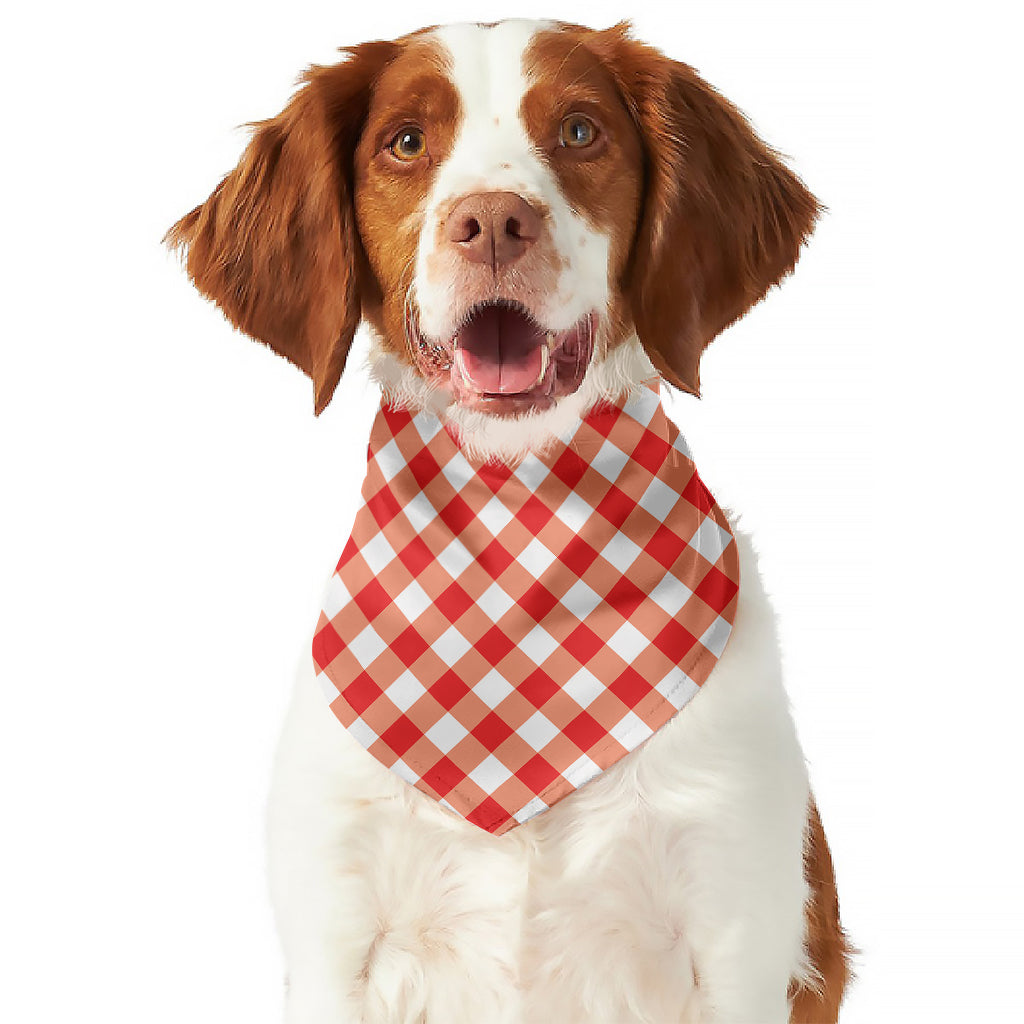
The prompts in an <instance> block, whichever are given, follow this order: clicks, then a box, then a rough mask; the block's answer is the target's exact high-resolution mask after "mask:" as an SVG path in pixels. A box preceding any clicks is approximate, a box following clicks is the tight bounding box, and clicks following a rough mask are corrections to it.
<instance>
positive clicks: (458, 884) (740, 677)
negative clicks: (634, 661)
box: [270, 22, 809, 1024]
mask: <svg viewBox="0 0 1024 1024" xmlns="http://www.w3.org/2000/svg"><path fill="white" fill-rule="evenodd" d="M535 28H536V26H531V25H530V24H528V23H523V22H513V23H504V24H502V25H499V26H496V27H495V28H492V29H485V28H481V27H479V26H457V27H455V28H450V29H442V30H439V32H438V36H439V38H440V39H441V40H442V41H443V42H444V44H445V45H446V46H447V47H448V49H449V51H450V52H451V54H452V56H453V73H454V76H455V79H456V81H457V84H458V85H459V88H460V90H461V91H462V97H463V101H464V103H465V109H466V112H467V122H466V125H464V127H463V132H462V135H461V136H460V139H459V141H458V143H457V145H456V147H455V152H454V153H453V155H452V158H451V161H450V165H446V166H445V167H443V168H442V169H441V170H440V173H439V174H438V178H437V183H436V184H435V188H434V192H433V194H432V196H431V199H430V202H429V203H428V214H427V220H428V228H427V229H426V230H425V231H424V237H425V238H431V237H433V235H434V231H433V226H434V224H433V220H432V218H434V217H435V214H436V208H437V204H438V202H439V201H440V199H441V198H442V197H443V196H451V195H455V194H459V192H460V190H462V191H465V190H469V189H471V188H474V187H479V186H480V185H481V183H484V184H486V187H489V188H509V189H515V190H518V191H522V192H525V193H527V194H530V195H539V196H541V197H542V198H543V199H544V200H545V202H547V203H548V204H549V205H550V206H551V208H552V209H555V210H559V211H560V212H559V213H558V215H557V216H558V217H559V218H561V219H560V221H559V224H560V226H559V229H558V230H559V231H562V232H563V235H564V237H565V238H569V237H571V236H572V232H574V231H575V232H579V231H588V232H590V235H589V236H588V238H589V240H590V241H591V242H592V243H594V246H593V249H592V255H593V257H594V258H595V259H596V266H595V265H590V264H577V265H575V267H574V268H573V269H572V270H571V271H570V272H569V273H568V276H566V277H565V279H564V280H563V281H561V282H560V286H559V292H558V294H557V301H554V300H553V305H552V312H551V315H552V316H553V317H554V316H555V315H556V314H557V311H558V310H557V309H556V308H555V307H558V309H562V310H563V311H564V315H565V317H566V318H568V322H570V323H571V322H572V318H573V317H574V316H576V315H578V313H577V312H576V311H581V312H587V311H589V308H599V309H603V308H604V304H605V303H606V302H607V288H608V282H607V245H606V244H605V246H604V249H603V250H601V249H600V245H599V244H598V243H599V242H600V237H599V233H598V232H594V231H593V230H592V229H591V228H589V227H587V226H586V225H583V224H582V222H580V221H579V218H578V217H576V215H575V214H573V213H572V211H571V210H569V209H568V206H567V204H565V203H564V201H561V206H559V198H560V197H559V196H558V190H557V187H555V186H554V183H553V180H552V179H551V176H550V174H549V173H548V172H547V171H546V170H545V169H544V167H543V164H542V162H541V161H540V160H539V159H538V158H537V157H536V154H534V153H533V152H532V149H531V147H530V145H529V141H528V139H526V136H525V132H523V130H522V126H521V125H520V124H519V121H518V114H517V111H518V101H519V97H520V96H521V94H522V90H523V88H524V85H525V83H524V82H523V81H522V74H521V68H520V66H519V56H518V55H520V54H521V52H522V49H523V47H524V46H525V45H526V43H527V41H528V39H529V36H530V34H531V33H532V32H533V31H534V30H535ZM495 112H497V113H498V119H499V123H498V124H497V125H495V124H493V119H494V116H495ZM485 115H486V116H485ZM502 163H509V164H510V167H509V168H504V169H503V168H502V167H501V164H502ZM424 244H425V245H426V243H424ZM578 248H580V247H579V246H578V245H570V246H568V247H567V249H566V250H565V251H571V252H574V253H575V252H576V250H577V249H578ZM583 248H587V247H586V246H584V247H583ZM602 253H603V254H602ZM425 255H426V254H425V251H424V250H423V249H421V252H420V257H421V259H420V264H419V267H418V270H417V274H418V284H417V289H418V297H419V301H420V303H421V312H422V314H423V316H424V319H425V323H426V327H427V330H431V329H432V328H438V327H441V328H442V329H443V325H444V316H445V315H446V313H445V310H446V306H445V302H446V301H448V300H450V295H449V294H448V293H447V292H446V290H445V285H444V282H433V281H430V280H429V277H428V276H427V266H426V259H425ZM586 258H587V259H590V258H591V257H590V256H588V257H586ZM602 260H603V261H604V262H601V261H602ZM588 303H596V307H589V306H588V305H587V304H588ZM371 370H372V373H373V376H374V377H375V379H377V380H378V381H379V382H380V384H381V386H382V388H383V389H384V390H385V392H386V393H388V394H390V395H391V396H392V397H393V398H395V399H397V400H399V401H401V402H402V403H404V404H407V405H411V406H413V407H416V408H421V407H422V408H429V409H433V410H434V411H435V412H437V413H438V414H439V415H443V416H447V417H448V418H449V419H450V420H451V421H452V422H454V423H455V424H456V425H457V426H458V427H459V429H460V431H461V432H462V433H463V435H464V437H465V438H466V439H467V441H468V443H469V444H471V445H472V446H474V447H475V448H476V450H477V451H478V452H479V453H483V454H492V455H496V456H498V457H501V458H506V459H515V458H518V457H520V456H521V455H522V454H523V452H524V451H525V450H527V449H528V448H531V447H538V446H543V444H544V443H545V442H546V440H547V439H549V438H550V437H551V436H552V435H553V434H557V433H560V432H561V431H562V430H563V429H564V428H565V427H566V426H567V425H569V424H570V423H572V422H573V421H574V420H575V418H577V417H578V416H580V415H582V414H583V412H584V411H585V410H586V409H587V408H589V406H590V405H591V404H593V402H594V401H596V400H597V399H598V398H600V397H602V396H609V397H610V396H613V395H616V394H619V393H621V391H622V390H623V389H626V388H630V387H635V386H638V385H639V383H640V382H641V381H643V380H644V379H646V378H647V377H649V376H650V374H651V365H650V363H649V361H648V360H647V358H646V356H645V355H644V353H643V350H642V349H641V347H640V345H639V343H638V342H637V341H636V339H633V340H631V341H630V342H628V343H627V344H626V345H624V346H622V347H621V348H619V349H616V350H614V351H613V352H611V353H606V352H605V351H604V350H603V348H600V347H599V349H598V351H597V354H596V356H595V360H594V362H593V363H592V364H591V366H590V368H589V369H588V372H587V376H586V378H585V380H584V383H583V386H582V387H581V388H580V390H579V392H577V394H575V395H573V396H570V397H568V398H565V399H562V400H560V402H559V403H558V405H557V406H556V408H555V409H553V410H550V411H548V412H544V413H540V414H532V415H530V416H527V417H523V418H518V419H500V418H495V417H490V416H487V415H484V414H480V413H466V412H464V411H461V410H459V409H454V408H449V405H450V402H451V394H450V392H449V391H448V390H447V389H446V388H443V387H438V386H436V385H432V384H427V383H426V382H424V381H423V379H422V378H421V377H420V376H419V375H418V374H416V373H415V372H414V371H412V370H411V369H410V368H409V367H408V366H406V365H405V364H403V363H401V362H399V361H397V360H395V359H394V358H392V357H390V356H387V355H385V354H384V352H383V351H382V349H381V347H380V346H379V345H376V344H375V345H374V346H373V347H372V351H371ZM736 537H737V543H738V545H739V550H740V579H741V590H740V597H739V608H738V611H737V616H736V621H735V626H734V629H733V633H732V636H731V639H730V641H729V644H728V646H727V647H726V650H725V652H724V654H723V656H722V657H721V659H720V660H719V662H718V664H717V665H716V667H715V669H714V671H713V672H712V674H711V677H710V679H709V680H708V681H707V682H706V683H705V685H704V687H703V689H702V692H701V693H699V694H698V695H697V696H696V697H695V698H694V699H693V701H692V702H691V703H690V704H688V705H687V706H686V707H685V708H684V709H683V710H682V712H680V713H679V714H678V715H677V716H676V717H675V718H674V719H672V720H671V721H670V722H669V723H668V724H667V725H666V726H665V727H663V728H662V729H661V730H660V731H658V732H657V733H656V734H655V735H654V736H653V737H652V738H651V739H650V740H649V741H648V742H646V743H645V744H644V745H643V746H641V747H640V748H639V749H637V750H636V751H634V752H633V753H632V754H629V755H627V756H626V757H625V758H623V759H622V760H621V761H619V762H618V763H616V764H615V765H613V766H612V767H611V768H609V769H608V770H607V771H605V772H604V773H602V774H601V775H599V776H598V777H597V778H595V779H594V780H593V781H591V782H590V783H588V784H587V785H585V786H584V787H583V788H582V789H580V790H579V791H577V792H576V793H574V794H572V795H571V796H569V797H567V798H566V799H564V800H563V801H562V802H560V803H558V804H557V805H555V807H553V808H552V809H551V810H549V811H546V812H544V813H543V814H540V815H538V816H537V817H535V818H533V819H531V820H530V821H528V822H527V823H526V824H524V825H522V826H520V827H518V828H516V829H513V830H512V831H511V832H509V833H507V834H505V835H504V836H501V837H494V836H491V835H489V834H487V833H485V832H483V831H481V830H480V829H478V828H477V827H476V826H474V825H470V824H469V823H467V822H466V821H465V820H463V819H462V818H460V817H457V816H456V815H454V814H451V813H449V812H448V811H446V810H444V809H443V808H441V807H440V806H439V805H438V804H437V803H436V802H435V801H433V800H431V799H430V798H429V797H426V796H424V795H423V794H422V793H420V792H419V791H417V790H415V789H414V788H412V787H411V786H409V785H407V784H406V783H405V782H403V781H402V780H401V779H399V778H398V777H397V776H396V775H394V774H392V773H391V772H389V771H388V770H387V769H385V768H384V767H382V766H381V765H380V764H379V763H378V762H377V761H376V760H375V759H374V758H373V757H372V756H371V755H369V754H368V753H367V752H366V751H365V750H364V749H363V748H362V747H361V746H360V745H359V744H358V743H357V742H356V741H355V740H354V739H353V738H352V737H351V736H350V735H349V734H348V733H347V731H346V730H345V729H344V728H343V727H342V726H341V725H340V723H339V722H338V721H337V719H336V718H335V716H334V714H333V713H332V712H331V710H330V708H329V706H328V702H327V700H326V699H325V697H324V696H323V694H322V693H321V691H320V689H319V687H318V686H317V684H316V680H315V675H314V669H313V664H312V660H311V658H310V656H309V655H308V654H307V655H306V656H305V657H304V658H303V661H302V666H301V669H300V672H299V677H298V683H297V687H296V691H295V696H294V701H293V704H292V707H291V710H290V712H289V715H288V719H287V722H286V725H285V730H284V735H283V738H282V741H281V745H280V749H279V752H278V757H277V762H276V770H275V776H274V783H273V788H272V794H271V801H270V871H271V885H272V893H273V900H274V905H275V909H276V913H277V917H278V921H279V926H280V932H281V937H282V941H283V943H284V948H285V954H286V958H287V962H288V966H289V986H290V988H289V996H288V1002H287V1020H288V1022H289V1024H346V1022H356V1021H362V1022H367V1024H378V1022H379V1024H385V1022H387V1024H406V1022H408V1024H414V1022H426V1024H505V1022H508V1024H515V1022H527V1021H529V1022H543V1024H549V1022H553V1024H574V1022H579V1024H584V1022H586V1024H602V1022H606V1024H610V1022H625V1021H636V1022H651V1024H654V1022H658V1024H661V1022H668V1021H673V1022H682V1021H685V1022H691V1024H695V1022H700V1024H712V1022H714V1024H740V1022H746V1024H750V1022H757V1024H783V1022H785V1021H787V1020H788V1016H789V1009H788V1005H787V991H788V988H789V984H790V982H791V980H793V979H797V980H800V981H802V982H804V983H807V982H808V981H809V978H808V974H809V971H808V968H807V965H806V957H805V950H804V929H805V923H804V904H805V901H806V898H807V886H806V883H805V880H804V875H803V843H804V831H805V828H806V822H807V806H808V798H809V792H808V782H807V776H806V773H805V768H804V763H803V758H802V755H801V752H800V748H799V745H798V743H797V738H796V735H795V731H794V727H793V722H792V720H791V717H790V714H789V710H788V707H787V702H786V697H785V693H784V691H783V687H782V681H781V671H780V661H779V651H778V643H777V639H776V631H775V623H774V617H773V614H772V611H771V608H770V605H769V603H768V600H767V598H766V595H765V593H764V589H763V587H762V584H761V581H760V578H759V576H758V572H757V567H756V560H755V555H754V552H753V549H752V546H751V544H750V541H749V540H748V538H747V537H746V536H745V535H743V534H742V533H740V532H739V531H736Z"/></svg>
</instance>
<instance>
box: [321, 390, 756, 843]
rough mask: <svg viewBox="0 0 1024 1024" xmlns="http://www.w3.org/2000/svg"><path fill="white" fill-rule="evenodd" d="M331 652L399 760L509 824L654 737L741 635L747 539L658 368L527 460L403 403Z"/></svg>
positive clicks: (491, 824) (343, 592)
mask: <svg viewBox="0 0 1024 1024" xmlns="http://www.w3.org/2000/svg"><path fill="white" fill-rule="evenodd" d="M362 495H363V505H362V506H361V508H360V509H359V511H358V513H357V515H356V519H355V524H354V526H353V529H352V536H351V538H350V539H349V542H348V544H347V546H346V547H345V550H344V553H343V554H342V556H341V560H340V562H339V563H338V567H337V570H336V572H335V574H334V576H333V577H332V578H331V581H330V584H329V586H328V591H327V595H326V598H325V603H324V608H323V612H322V613H321V615H320V619H319V622H318V624H317V629H316V634H315V637H314V640H313V658H314V661H315V663H316V668H317V672H318V673H319V677H320V680H321V683H322V685H323V687H324V689H325V690H326V691H327V694H328V697H329V699H330V701H331V708H332V709H333V711H334V713H335V714H336V715H337V716H338V718H339V719H340V720H341V722H342V724H343V725H344V726H345V727H346V728H347V729H348V731H349V732H350V733H351V734H352V735H353V736H354V737H355V738H356V739H357V740H358V741H359V742H360V743H361V744H362V745H363V746H364V747H365V748H366V749H367V750H368V751H369V752H370V753H371V754H372V755H373V756H374V757H376V758H377V759H378V760H379V761H380V762H381V763H382V764H384V765H386V766H387V767H388V768H390V769H391V770H392V771H394V772H395V773H397V774H398V775H400V776H401V777H402V778H403V779H405V780H406V781H407V782H409V783H411V784H412V785H414V786H416V788H417V789H419V790H421V791H422V792H424V793H426V794H428V795H429V796H431V797H433V798H434V799H436V800H439V801H440V802H441V803H442V804H443V805H444V806H445V807H448V808H449V809H450V810H453V811H455V812H456V813H458V814H461V815H462V816H463V817H465V818H466V819H467V820H468V821H471V822H472V823H473V824H475V825H478V826H479V827H480V828H483V829H486V830H487V831H488V832H492V833H495V834H501V833H502V832H505V831H507V830H508V829H510V828H513V827H514V826H515V825H517V824H520V823H522V822H524V821H526V820H527V819H529V818H531V817H533V815H535V814H537V813H539V812H541V811H543V810H546V809H547V808H549V807H551V806H552V805H553V804H555V803H557V802H558V801H559V800H561V799H562V798H563V797H565V796H567V795H568V794H569V793H571V792H573V790H575V789H577V788H578V787H580V786H582V785H583V784H584V783H585V782H587V781H588V780H589V779H591V778H593V777H594V776H595V775H597V774H598V773H599V772H600V771H602V770H603V769H605V768H607V767H608V766H609V765H612V764H614V763H615V762H616V761H618V760H619V758H621V757H623V756H624V755H625V754H627V753H628V752H629V751H631V750H633V749H635V748H636V747H637V746H638V745H639V744H640V743H642V742H643V741H644V740H645V739H647V737H648V736H650V735H651V734H652V733H653V732H654V731H655V730H656V729H657V728H658V727H659V726H661V725H664V723H665V722H667V721H668V720H669V719H670V718H671V717H672V716H673V715H675V714H676V712H677V711H678V710H679V709H680V708H682V707H683V705H684V704H686V703H687V701H689V700H690V698H691V697H693V696H694V694H696V693H697V690H698V688H699V687H700V685H701V684H702V683H703V682H704V681H705V680H706V679H707V677H708V675H709V673H710V672H711V669H712V668H713V667H714V665H715V662H716V661H717V660H718V657H719V656H720V655H721V653H722V651H723V649H724V648H725V644H726V641H727V640H728V638H729V634H730V632H731V629H732V622H733V617H734V614H735V610H736V594H737V591H738V584H739V565H738V557H737V551H736V543H735V540H734V538H733V536H732V532H731V531H730V529H729V524H728V522H727V521H726V518H725V516H724V515H723V513H722V511H721V509H719V507H718V506H717V505H716V504H715V501H714V499H713V498H712V497H711V495H710V493H709V492H708V490H707V488H706V487H705V486H704V484H703V483H702V482H701V479H700V477H699V476H698V475H697V472H696V470H695V468H694V465H693V461H692V459H691V456H690V451H689V449H688V448H687V446H686V442H685V441H684V440H683V439H682V437H681V436H680V435H679V431H678V430H677V429H676V427H675V425H674V424H673V423H672V422H671V421H670V420H669V419H668V418H667V416H666V415H665V411H664V409H663V408H662V405H661V400H660V398H659V395H658V391H657V385H656V384H655V383H652V384H651V385H650V386H648V387H644V388H641V389H639V392H638V393H637V394H634V395H633V396H631V397H629V398H628V399H627V398H623V399H622V400H621V401H620V402H619V403H617V404H602V405H599V406H597V407H596V408H594V409H593V410H592V411H591V412H590V413H589V414H588V415H587V416H586V418H585V419H584V420H582V421H577V423H576V426H575V428H574V429H572V430H570V431H568V432H567V433H566V434H565V435H564V436H563V437H562V438H560V439H559V442H558V443H557V444H556V445H555V446H554V447H553V448H552V449H551V450H549V451H547V452H546V453H544V454H543V455H542V456H537V455H529V456H527V457H526V459H525V460H524V461H523V462H521V463H520V464H519V465H518V466H516V467H515V468H509V467H507V466H503V465H497V464H494V463H487V462H481V461H477V460H474V459H473V458H471V457H469V456H468V455H467V454H466V453H465V452H464V451H463V450H462V449H460V447H459V445H458V442H457V439H456V438H455V437H454V436H453V435H452V434H450V433H449V432H448V430H446V429H445V428H444V427H443V426H442V424H441V423H440V421H439V420H438V419H437V418H436V417H435V416H433V415H431V414H428V413H416V414H413V413H410V412H408V411H406V410H403V409H396V408H391V407H388V406H387V405H384V406H383V407H382V408H381V410H380V411H379V413H378V414H377V418H376V420H375V422H374V425H373V430H372V433H371V436H370V446H369V456H368V460H367V473H366V481H365V483H364V485H363V491H362Z"/></svg>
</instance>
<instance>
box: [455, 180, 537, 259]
mask: <svg viewBox="0 0 1024 1024" xmlns="http://www.w3.org/2000/svg"><path fill="white" fill-rule="evenodd" d="M540 227H541V216H540V214H539V213H538V212H537V210H536V209H534V207H532V206H531V205H530V204H529V203H528V202H527V201H526V200H525V199H524V198H523V197H522V196H521V195H518V194H517V193H515V192H475V193H473V194H472V195H468V196H465V197H464V198H463V199H460V200H459V202H458V203H456V205H455V206H454V207H453V208H452V211H451V213H449V214H448V220H447V221H446V222H445V234H446V235H447V238H448V241H449V242H450V243H451V244H452V245H453V246H454V247H455V248H456V249H458V250H459V252H461V253H462V255H463V256H465V258H466V259H467V260H470V261H471V262H473V263H489V264H490V265H491V267H492V268H493V269H494V270H497V269H498V268H499V267H504V266H508V265H509V264H510V263H514V262H515V261H516V260H517V259H519V257H520V256H522V255H523V253H524V252H526V250H527V249H529V248H530V246H531V245H533V243H534V242H535V241H536V240H537V238H538V236H539V235H540Z"/></svg>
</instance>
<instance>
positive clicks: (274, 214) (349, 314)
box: [165, 42, 402, 413]
mask: <svg viewBox="0 0 1024 1024" xmlns="http://www.w3.org/2000/svg"><path fill="white" fill-rule="evenodd" d="M401 49H402V46H401V44H400V43H385V42H379V43H364V44H362V45H361V46H355V47H352V48H351V49H349V50H348V51H347V52H348V54H349V58H348V60H346V61H344V62H343V63H341V64H336V65H333V66H330V67H313V68H311V69H310V70H309V71H308V72H306V74H305V75H304V76H303V78H302V81H303V83H304V84H303V87H302V88H301V89H300V90H299V91H298V92H297V93H296V94H295V96H294V97H293V99H292V100H291V102H290V103H289V104H288V106H287V107H285V109H284V110H283V111H282V112H281V113H280V114H278V116H277V117H274V118H271V119H270V120H267V121H261V122H259V123H258V124H256V125H255V126H254V129H255V130H254V133H253V136H252V140H251V141H250V142H249V145H248V146H247V147H246V150H245V152H244V153H243V155H242V158H241V160H240V161H239V163H238V166H237V167H236V168H235V169H234V170H233V171H231V173H230V174H228V175H227V176H226V177H225V178H224V180H223V181H222V182H221V183H220V184H219V185H218V186H217V188H216V189H215V190H214V192H213V194H212V195H211V196H210V198H209V199H208V200H207V201H206V202H205V203H203V204H202V205H201V206H197V207H196V208H195V209H194V210H192V212H191V213H188V214H186V215H185V216H184V217H182V219H181V220H179V221H178V222H177V223H176V224H175V225H174V226H173V227H172V228H171V229H170V231H168V233H167V236H166V239H165V241H167V242H168V244H170V245H172V246H175V247H178V248H180V249H182V250H183V251H184V252H185V254H186V261H187V267H188V273H189V276H190V277H191V279H192V281H193V283H194V284H195V285H196V287H197V288H198V289H199V291H200V292H202V293H203V294H204V295H205V296H207V297H208V298H211V299H213V300H214V301H215V302H216V303H217V304H218V305H219V306H220V307H221V309H222V310H223V311H224V313H225V314H226V316H227V317H228V319H229V320H231V322H232V323H233V324H234V325H235V326H236V327H238V328H239V329H240V330H243V331H245V333H246V334H249V335H251V336H252V337H254V338H256V339H258V340H259V341H262V342H265V343H266V344H267V345H269V346H270V347H271V348H272V349H274V351H275V352H278V353H279V354H280V355H282V356H284V357H285V358H286V359H289V360H290V361H291V362H293V363H295V365H296V366H298V367H299V368H300V369H302V370H304V371H305V372H306V373H307V374H309V376H310V377H311V378H312V380H313V385H314V390H315V408H316V412H317V413H319V412H320V411H321V410H322V409H323V408H324V407H325V406H326V405H327V403H328V402H329V401H330V398H331V395H332V394H333V393H334V389H335V387H336V386H337V383H338V380H339V379H340V377H341V372H342V369H343V368H344V366H345V359H346V357H347V355H348V350H349V346H350V345H351V343H352V336H353V335H354V333H355V330H356V328H357V326H358V325H359V317H360V301H359V286H358V280H357V278H358V273H357V258H358V257H357V253H358V250H359V240H358V237H357V234H356V226H355V219H354V217H353V212H352V199H351V197H352V190H353V184H352V175H351V154H352V151H353V149H354V148H355V144H356V140H357V139H358V137H359V133H360V131H361V129H362V126H363V121H364V119H365V116H366V111H367V107H368V105H369V101H370V94H371V92H372V89H373V82H374V80H375V78H376V77H377V75H378V74H379V73H380V71H381V69H382V68H383V67H384V66H385V65H386V64H387V62H388V61H390V60H392V59H393V58H394V57H395V56H396V54H397V53H399V52H400V51H401Z"/></svg>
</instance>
